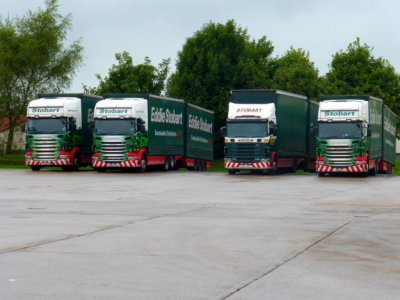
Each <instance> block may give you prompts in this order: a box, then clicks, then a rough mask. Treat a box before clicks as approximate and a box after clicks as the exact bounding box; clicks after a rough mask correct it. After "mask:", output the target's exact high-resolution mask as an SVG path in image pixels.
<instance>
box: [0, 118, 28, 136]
mask: <svg viewBox="0 0 400 300" xmlns="http://www.w3.org/2000/svg"><path fill="white" fill-rule="evenodd" d="M26 120H27V118H26V117H25V116H20V117H18V118H17V125H20V124H22V123H25V122H26ZM8 129H10V119H9V118H8V117H0V132H4V131H7V130H8Z"/></svg>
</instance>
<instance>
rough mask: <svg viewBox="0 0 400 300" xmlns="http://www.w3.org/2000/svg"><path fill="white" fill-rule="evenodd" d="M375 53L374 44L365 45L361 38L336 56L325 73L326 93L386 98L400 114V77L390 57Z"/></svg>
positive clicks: (390, 105) (391, 106) (387, 103)
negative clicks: (389, 59) (390, 61)
mask: <svg viewBox="0 0 400 300" xmlns="http://www.w3.org/2000/svg"><path fill="white" fill-rule="evenodd" d="M372 52H373V48H372V47H370V46H368V45H367V44H363V45H362V44H361V42H360V39H359V38H357V39H356V40H355V41H354V42H353V43H350V44H349V45H348V47H347V49H346V51H342V50H341V51H339V52H337V53H336V54H335V55H333V58H332V62H331V64H330V70H329V72H328V73H327V74H326V76H325V83H324V92H325V94H337V95H364V94H367V95H372V96H375V97H378V98H382V99H383V100H384V102H385V104H386V105H388V106H389V107H390V108H391V109H392V110H393V111H394V112H395V113H396V114H397V115H398V117H400V116H399V115H400V102H399V101H400V76H399V74H398V73H396V70H395V68H394V67H393V66H392V65H391V64H390V63H389V61H388V60H386V59H384V58H382V57H378V58H376V57H374V56H373V54H372ZM399 121H400V119H399Z"/></svg>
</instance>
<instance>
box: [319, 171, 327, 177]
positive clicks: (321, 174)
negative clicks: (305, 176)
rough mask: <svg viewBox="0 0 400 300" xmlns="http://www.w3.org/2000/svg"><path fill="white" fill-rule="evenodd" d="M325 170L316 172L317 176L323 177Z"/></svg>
mask: <svg viewBox="0 0 400 300" xmlns="http://www.w3.org/2000/svg"><path fill="white" fill-rule="evenodd" d="M325 175H326V174H325V172H318V177H325Z"/></svg>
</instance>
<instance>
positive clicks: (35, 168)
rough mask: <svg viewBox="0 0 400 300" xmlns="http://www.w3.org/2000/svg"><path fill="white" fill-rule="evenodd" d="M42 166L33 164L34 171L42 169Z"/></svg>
mask: <svg viewBox="0 0 400 300" xmlns="http://www.w3.org/2000/svg"><path fill="white" fill-rule="evenodd" d="M41 168H42V167H41V166H31V170H32V171H40V169H41Z"/></svg>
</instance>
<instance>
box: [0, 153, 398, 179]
mask: <svg viewBox="0 0 400 300" xmlns="http://www.w3.org/2000/svg"><path fill="white" fill-rule="evenodd" d="M0 169H30V167H28V166H26V165H25V156H24V154H2V155H0ZM46 169H55V170H59V169H60V168H58V167H46ZM79 170H92V168H91V167H82V168H79ZM208 171H210V172H226V169H225V168H224V160H223V159H216V160H214V162H213V166H212V167H211V168H208ZM297 173H307V172H305V171H303V170H297ZM394 174H396V175H400V159H398V160H396V171H395V172H394Z"/></svg>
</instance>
